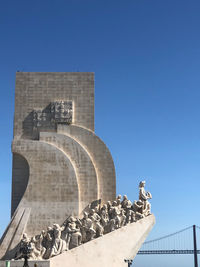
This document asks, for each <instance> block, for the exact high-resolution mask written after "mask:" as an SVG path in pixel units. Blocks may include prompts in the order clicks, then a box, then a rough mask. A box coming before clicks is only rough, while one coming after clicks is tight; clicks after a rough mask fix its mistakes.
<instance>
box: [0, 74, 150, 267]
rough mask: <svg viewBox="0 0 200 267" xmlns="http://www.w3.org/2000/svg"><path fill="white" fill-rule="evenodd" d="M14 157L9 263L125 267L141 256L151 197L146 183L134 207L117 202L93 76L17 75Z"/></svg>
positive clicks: (5, 249) (5, 240)
mask: <svg viewBox="0 0 200 267" xmlns="http://www.w3.org/2000/svg"><path fill="white" fill-rule="evenodd" d="M12 152H13V171H12V206H11V217H12V218H11V222H10V224H9V225H8V227H7V229H6V231H5V233H4V235H3V236H2V238H1V241H0V258H1V259H2V260H10V259H15V261H14V262H15V263H13V261H12V262H11V265H12V264H14V265H13V267H14V266H17V264H19V266H20V260H21V259H23V258H25V257H27V258H29V259H31V260H33V261H39V260H41V264H42V265H43V266H44V265H45V264H46V265H45V266H50V265H51V266H52V267H54V266H63V264H64V262H68V265H66V266H73V267H79V266H87V267H89V266H102V265H104V266H124V265H123V264H124V261H123V260H124V259H123V257H130V258H133V257H134V256H135V255H136V253H137V250H138V249H139V247H140V245H141V244H142V242H143V241H144V239H145V237H146V235H147V234H148V232H149V231H150V229H151V228H152V226H153V224H154V216H153V215H151V211H150V210H151V207H150V203H149V201H148V199H150V198H151V194H150V193H149V192H146V191H145V189H144V186H145V182H144V181H143V182H141V183H140V185H139V188H140V190H139V200H137V201H135V202H134V203H131V202H130V201H129V200H128V198H127V197H126V196H124V197H123V199H121V196H118V197H116V178H115V168H114V164H113V160H112V156H111V154H110V152H109V150H108V148H107V147H106V145H105V144H104V143H103V141H102V140H101V139H100V138H99V137H97V136H96V135H95V133H94V74H93V73H80V72H79V73H64V72H63V73H62V72H61V73H55V72H54V73H37V72H36V73H35V72H32V73H29V72H27V73H25V72H17V74H16V90H15V116H14V138H13V143H12ZM115 230H116V231H115ZM132 234H134V240H132V237H131V236H132ZM119 243H120V246H119ZM122 244H123V245H124V249H123V248H122V247H121V246H122ZM116 253H117V256H116ZM95 255H96V256H97V257H96V256H95ZM98 255H99V256H98ZM114 255H115V256H114ZM92 258H94V259H95V261H92ZM45 260H48V261H45ZM2 264H3V262H1V263H0V266H1V265H2Z"/></svg>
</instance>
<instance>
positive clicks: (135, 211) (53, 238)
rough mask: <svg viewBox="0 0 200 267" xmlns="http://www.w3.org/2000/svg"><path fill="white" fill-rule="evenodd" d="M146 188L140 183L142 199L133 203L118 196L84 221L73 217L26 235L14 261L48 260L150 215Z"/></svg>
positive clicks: (91, 211)
mask: <svg viewBox="0 0 200 267" xmlns="http://www.w3.org/2000/svg"><path fill="white" fill-rule="evenodd" d="M144 187H145V181H142V182H140V184H139V200H137V201H134V202H133V203H132V202H131V201H130V200H128V198H127V196H126V195H124V196H123V198H122V197H121V195H118V196H117V198H116V199H115V200H114V201H113V202H112V203H111V202H110V201H108V202H107V203H106V204H104V205H102V206H101V205H100V204H99V202H97V204H96V206H95V207H91V206H90V207H89V208H88V210H87V211H85V212H84V214H83V218H82V219H79V218H74V217H73V216H70V217H68V218H67V219H66V220H65V222H64V223H63V225H62V226H60V225H58V224H54V225H53V226H52V227H48V229H47V230H46V231H44V230H43V231H42V232H41V233H40V234H39V235H36V236H34V237H32V238H29V237H28V236H27V234H25V233H24V234H23V237H22V240H21V241H20V244H19V249H18V251H17V253H16V256H15V259H20V258H24V257H25V256H26V257H28V258H30V259H49V258H51V257H53V256H56V255H59V254H61V253H62V252H64V251H67V250H69V249H72V248H74V247H77V246H79V245H81V244H84V243H86V242H88V241H90V240H92V239H94V238H98V237H101V236H103V235H104V234H107V233H109V232H112V231H114V230H116V229H118V228H121V227H123V226H125V225H127V224H129V223H134V222H136V221H137V220H139V219H142V218H144V217H146V216H148V215H150V214H151V205H150V203H149V201H148V200H149V199H151V198H152V196H151V193H149V192H146V191H145V188H144Z"/></svg>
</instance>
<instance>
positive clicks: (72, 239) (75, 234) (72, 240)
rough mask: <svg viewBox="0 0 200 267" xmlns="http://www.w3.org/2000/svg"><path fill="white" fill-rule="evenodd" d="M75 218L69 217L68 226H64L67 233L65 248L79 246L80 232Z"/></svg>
mask: <svg viewBox="0 0 200 267" xmlns="http://www.w3.org/2000/svg"><path fill="white" fill-rule="evenodd" d="M76 222H77V220H76V219H75V218H74V217H72V216H71V217H70V220H69V223H68V226H67V228H66V232H67V234H68V237H67V240H66V243H67V250H68V249H71V248H74V247H77V246H80V245H81V242H82V234H81V232H80V229H79V228H78V224H77V223H76Z"/></svg>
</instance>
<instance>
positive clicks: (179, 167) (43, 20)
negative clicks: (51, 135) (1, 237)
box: [0, 0, 200, 267]
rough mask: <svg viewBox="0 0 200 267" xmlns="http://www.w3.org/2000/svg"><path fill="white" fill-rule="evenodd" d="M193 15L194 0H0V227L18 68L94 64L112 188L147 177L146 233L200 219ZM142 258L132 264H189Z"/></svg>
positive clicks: (99, 130) (134, 186)
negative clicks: (150, 221) (152, 220)
mask: <svg viewBox="0 0 200 267" xmlns="http://www.w3.org/2000/svg"><path fill="white" fill-rule="evenodd" d="M199 14H200V2H199V1H197V0H190V1H186V0H151V1H150V0H140V1H139V0H125V1H119V0H116V1H113V0H107V1H104V0H101V1H99V0H93V1H89V0H85V1H83V0H73V1H72V0H71V1H68V0H65V1H62V0H57V1H51V0H48V1H47V0H43V1H39V0H35V1H27V0H26V1H24V0H19V1H11V0H7V1H2V2H1V5H0V77H1V79H0V93H1V105H0V111H1V116H0V125H1V132H0V147H1V149H0V173H1V177H0V214H1V215H0V233H3V231H4V229H5V227H6V226H7V224H8V222H9V215H10V194H11V169H12V155H11V142H12V136H13V133H12V131H13V114H14V88H15V72H16V71H17V70H19V71H38V72H40V71H44V72H45V71H46V72H48V71H66V72H67V71H92V72H95V131H96V134H97V135H99V136H100V137H101V138H102V139H103V140H104V142H105V143H106V144H107V146H108V147H109V148H110V151H111V153H112V155H113V158H114V162H115V166H116V172H117V192H118V193H121V194H127V195H128V197H129V198H130V199H131V200H134V199H136V198H137V197H138V182H139V181H140V180H141V179H145V180H146V181H147V189H148V190H149V191H151V192H152V195H153V199H152V210H153V212H154V214H155V216H156V220H157V223H156V225H155V227H154V229H153V231H152V232H151V234H150V235H149V239H152V238H156V237H159V236H162V235H165V234H168V233H170V232H174V231H176V230H179V229H182V228H185V227H187V226H190V225H192V224H197V225H200V213H199V211H198V203H199V201H200V194H199V188H200V164H199V163H200V123H199V121H200V107H199V102H200V75H199V69H200V30H199V29H200V15H199ZM140 257H141V258H140V259H138V258H136V262H135V266H138V267H140V266H142V267H144V266H145V263H147V262H148V267H151V266H154V267H156V266H159V267H165V266H166V267H168V266H169V265H170V266H171V267H173V266H174V267H175V266H176V267H177V263H181V265H182V267H186V266H187V267H188V266H190V265H191V266H192V264H193V259H191V257H190V256H187V257H185V258H184V260H183V258H181V261H180V256H179V257H177V256H174V257H172V256H170V257H167V258H166V259H165V258H164V257H163V258H159V260H158V258H155V257H151V260H149V259H150V258H146V257H144V256H140ZM162 259H164V260H163V262H162V263H161V262H160V261H161V260H162ZM151 264H152V265H151Z"/></svg>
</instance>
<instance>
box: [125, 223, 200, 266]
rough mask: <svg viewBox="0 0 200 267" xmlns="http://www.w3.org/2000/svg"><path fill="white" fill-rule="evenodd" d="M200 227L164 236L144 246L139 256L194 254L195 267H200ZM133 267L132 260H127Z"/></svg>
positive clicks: (191, 227)
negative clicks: (199, 261)
mask: <svg viewBox="0 0 200 267" xmlns="http://www.w3.org/2000/svg"><path fill="white" fill-rule="evenodd" d="M198 247H199V248H200V227H199V226H197V225H192V226H189V227H187V228H184V229H182V230H179V231H177V232H175V233H172V234H169V235H165V236H162V237H160V238H156V239H153V240H150V241H147V242H145V243H144V244H143V246H142V248H141V250H139V251H138V254H137V255H152V254H157V255H160V254H193V255H194V267H198V256H197V255H198V254H200V250H198V249H197V248H198ZM126 262H127V263H128V266H131V264H132V260H126Z"/></svg>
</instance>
